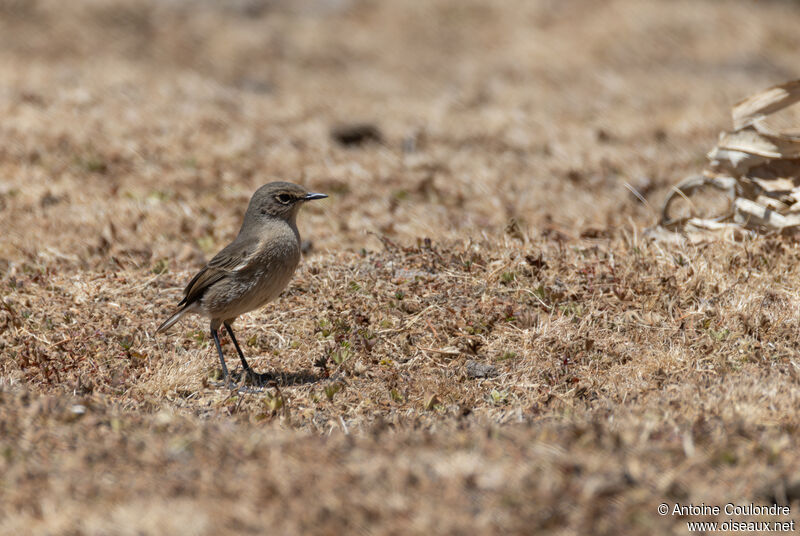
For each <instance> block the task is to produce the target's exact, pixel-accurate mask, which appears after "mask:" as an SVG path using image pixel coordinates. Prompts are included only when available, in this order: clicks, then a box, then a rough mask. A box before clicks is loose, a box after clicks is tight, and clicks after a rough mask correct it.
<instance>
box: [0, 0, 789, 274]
mask: <svg viewBox="0 0 800 536" xmlns="http://www.w3.org/2000/svg"><path fill="white" fill-rule="evenodd" d="M798 22H800V4H798V3H797V2H791V1H778V0H770V1H760V2H752V1H733V0H729V1H719V0H709V1H698V0H687V1H677V2H674V1H646V2H642V1H639V0H617V1H612V2H599V1H591V0H568V1H547V0H541V1H527V0H524V1H523V0H519V1H515V0H507V1H499V2H482V1H472V0H437V1H429V0H409V1H404V2H379V1H371V0H302V1H284V0H233V1H229V2H213V1H210V0H133V1H122V0H77V1H72V2H61V1H57V0H0V81H1V82H0V112H2V121H0V204H3V205H6V206H7V207H8V208H7V210H6V211H5V213H4V214H3V216H2V217H3V219H4V220H5V221H6V222H9V221H11V219H13V220H14V222H15V224H14V225H12V226H11V227H12V228H11V230H10V234H9V237H10V238H11V241H12V242H14V243H16V246H15V247H14V248H11V249H10V250H9V249H8V248H9V244H8V242H6V241H4V242H6V243H5V244H4V245H2V246H0V247H3V249H5V250H6V251H5V255H6V256H16V255H18V254H19V252H20V248H22V249H23V250H24V248H25V247H27V246H26V245H25V243H26V242H27V243H29V244H30V243H31V242H32V241H34V240H35V241H36V242H37V243H38V244H39V245H40V246H42V245H50V246H52V247H53V248H55V249H56V250H58V251H60V252H61V253H62V254H64V255H77V256H79V257H81V258H83V257H84V256H88V257H91V256H92V253H93V252H94V251H97V250H98V248H99V249H100V250H102V249H103V248H104V247H106V246H105V245H104V243H102V240H101V241H100V243H98V241H97V240H98V239H97V238H95V237H91V236H87V233H86V232H85V230H86V228H87V227H86V226H87V224H89V225H92V226H96V225H99V226H100V230H99V231H98V232H100V231H102V233H105V235H104V236H105V238H104V239H103V240H106V241H109V242H111V243H112V244H113V243H115V240H112V238H114V237H116V238H117V240H120V239H122V240H123V241H125V240H124V238H125V236H126V233H134V235H130V236H128V238H129V239H130V240H132V241H141V242H143V243H145V244H147V247H152V248H153V249H154V252H151V253H153V254H155V255H163V256H168V255H175V254H176V252H177V250H178V249H179V246H178V244H189V246H185V247H184V250H183V253H184V254H185V256H194V257H197V258H198V259H200V258H201V257H203V256H204V255H208V254H211V253H213V252H214V250H215V248H216V247H218V246H219V245H220V244H221V243H222V242H223V241H225V240H227V239H229V238H230V237H231V236H233V234H234V233H235V232H236V229H237V226H238V218H239V217H240V216H241V212H242V211H243V210H244V205H245V204H246V202H247V199H248V198H249V195H250V194H251V193H252V191H253V190H254V189H255V188H256V187H257V186H259V185H260V184H263V183H264V182H267V181H269V180H274V179H278V178H280V179H286V180H292V181H296V182H301V183H303V184H305V185H306V186H308V187H309V188H313V189H315V190H321V191H326V192H328V193H330V194H332V199H331V200H330V202H329V203H328V204H327V205H324V206H322V205H320V206H316V207H315V208H312V207H309V208H310V209H311V210H310V211H309V212H310V216H308V217H307V218H304V221H303V222H302V230H303V231H304V234H306V235H308V232H309V231H310V230H311V229H313V235H314V236H313V238H314V244H315V246H318V247H323V248H328V247H336V248H341V247H346V248H355V249H358V248H361V247H377V246H378V245H379V243H378V242H377V240H376V239H375V238H374V237H373V236H372V235H369V234H367V231H373V232H376V233H381V234H385V235H386V236H389V237H394V238H397V239H403V240H413V239H416V238H419V237H433V238H435V239H437V238H441V239H456V238H461V237H464V236H470V235H475V234H480V233H490V234H491V233H502V232H503V231H504V230H505V229H506V228H508V227H509V222H511V221H512V220H513V221H515V222H517V223H516V224H511V226H512V227H514V226H515V225H516V227H514V228H515V229H516V228H518V229H520V231H521V232H522V233H525V234H535V233H539V232H554V231H557V232H560V233H564V234H566V235H574V236H579V235H582V234H583V235H585V236H604V235H607V234H609V233H614V232H615V230H617V229H619V228H620V227H624V226H627V227H628V228H630V227H631V226H636V227H639V226H646V225H649V224H651V223H653V222H654V221H655V217H656V214H655V210H654V208H653V207H656V206H657V205H658V202H659V200H660V199H661V198H663V195H664V193H665V191H666V189H667V188H668V187H669V186H670V185H671V184H673V183H675V182H677V181H678V180H679V179H681V178H682V177H683V176H684V175H686V174H688V173H694V172H697V171H699V170H700V169H701V168H702V165H703V163H704V155H705V153H706V152H707V151H708V150H709V149H710V148H711V147H712V146H713V144H714V142H715V140H716V136H717V133H718V132H719V131H720V130H722V129H724V128H728V127H729V125H730V118H729V111H730V106H731V105H732V104H733V103H734V102H735V101H737V100H738V99H740V98H743V97H745V96H747V95H748V94H750V93H752V92H754V91H756V90H759V89H761V88H763V87H766V86H768V85H771V84H774V83H779V82H783V81H785V80H788V79H791V78H793V77H795V76H796V75H797V72H798V71H800V56H798V55H797V50H798V49H800V34H798V32H797V31H796V29H797V27H798ZM631 188H633V189H636V190H637V191H638V192H639V193H640V194H641V195H642V196H643V197H644V198H645V199H647V200H648V202H649V203H650V204H651V206H647V205H645V204H642V203H641V202H640V201H639V200H637V199H636V198H635V197H634V196H633V195H631V193H630V189H631ZM12 198H13V200H14V202H13V203H10V202H8V201H10V200H11V199H12ZM3 199H5V202H4V201H3ZM111 199H113V200H116V201H115V203H114V204H113V208H110V205H109V200H111ZM165 201H168V203H164V202H165ZM176 221H177V222H179V224H176V223H175V222H176ZM42 222H44V226H43V224H42ZM112 234H113V235H114V237H112V236H111V235H112ZM182 247H183V246H182ZM187 248H188V249H187ZM62 250H63V251H62ZM66 250H70V252H69V253H68V252H67V251H66Z"/></svg>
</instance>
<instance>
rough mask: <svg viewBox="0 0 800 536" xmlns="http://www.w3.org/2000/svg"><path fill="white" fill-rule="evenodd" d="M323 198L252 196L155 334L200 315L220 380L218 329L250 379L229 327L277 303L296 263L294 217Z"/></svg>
mask: <svg viewBox="0 0 800 536" xmlns="http://www.w3.org/2000/svg"><path fill="white" fill-rule="evenodd" d="M325 197H328V196H327V195H325V194H316V193H310V192H308V191H307V190H306V189H305V188H303V187H301V186H298V185H296V184H292V183H290V182H271V183H269V184H265V185H264V186H262V187H261V188H259V189H258V190H256V193H254V194H253V197H252V198H250V204H249V205H248V207H247V212H246V213H245V215H244V222H242V227H241V229H239V234H238V235H237V236H236V238H235V239H234V241H233V242H231V243H230V244H228V245H227V246H226V247H225V248H224V249H223V250H222V251H220V252H219V253H217V254H216V255H215V256H214V258H213V259H211V261H209V263H208V264H206V265H205V266H204V267H203V269H202V270H200V271H199V272H198V273H197V275H195V276H194V277H193V278H192V280H191V281H189V284H188V285H186V289H185V290H184V291H183V299H182V300H181V301H180V303H178V310H177V311H175V313H173V314H172V316H170V317H169V318H168V319H167V320H166V321H165V322H164V323H163V324H161V325H160V326H159V327H158V329H157V330H156V333H161V332H162V331H165V330H167V329H169V328H170V327H171V326H172V325H173V324H175V322H177V321H178V320H180V319H181V318H182V317H183V315H185V314H187V313H200V314H202V315H204V316H206V317H208V318H210V319H211V337H213V339H214V344H216V346H217V353H218V354H219V361H220V364H221V365H222V374H223V376H224V377H225V379H226V380H228V379H229V375H228V367H226V366H225V357H224V356H223V354H222V347H221V346H220V344H219V334H218V333H217V330H218V329H219V328H220V326H225V329H226V330H227V331H228V335H230V337H231V341H233V346H234V347H235V348H236V352H237V353H238V354H239V359H241V360H242V366H243V367H244V370H245V372H246V373H248V374H251V373H252V370H251V369H250V366H249V365H248V364H247V360H246V359H245V358H244V354H243V353H242V349H241V348H240V347H239V343H238V342H237V341H236V337H235V336H234V335H233V329H231V324H232V323H233V321H234V320H236V317H238V316H239V315H242V314H244V313H247V312H248V311H252V310H254V309H258V308H259V307H261V306H262V305H265V304H266V303H267V302H270V301H272V300H274V299H275V298H277V297H278V295H279V294H280V293H281V291H283V289H284V288H285V287H286V285H287V284H288V283H289V280H290V279H291V278H292V274H293V273H294V271H295V268H297V265H298V263H299V262H300V233H299V232H298V231H297V223H296V220H297V212H298V211H299V210H300V206H301V205H303V203H305V202H306V201H311V200H313V199H322V198H325Z"/></svg>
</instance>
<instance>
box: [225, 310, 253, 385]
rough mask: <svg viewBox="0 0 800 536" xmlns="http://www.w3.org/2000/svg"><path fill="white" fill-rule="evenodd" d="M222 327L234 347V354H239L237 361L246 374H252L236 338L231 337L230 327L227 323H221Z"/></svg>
mask: <svg viewBox="0 0 800 536" xmlns="http://www.w3.org/2000/svg"><path fill="white" fill-rule="evenodd" d="M223 325H224V326H225V329H226V330H228V335H230V336H231V340H232V341H233V345H234V346H235V347H236V352H237V353H238V354H239V359H241V360H242V366H243V367H244V371H245V372H247V373H250V372H252V370H250V365H248V364H247V360H246V359H245V358H244V354H243V353H242V349H241V348H239V343H238V342H237V341H236V337H235V336H234V335H233V330H232V329H231V325H230V324H229V323H227V322H223Z"/></svg>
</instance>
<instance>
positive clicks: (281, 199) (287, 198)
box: [275, 194, 292, 205]
mask: <svg viewBox="0 0 800 536" xmlns="http://www.w3.org/2000/svg"><path fill="white" fill-rule="evenodd" d="M275 200H276V201H278V203H280V204H281V205H288V204H289V203H291V202H292V196H291V195H289V194H278V195H276V196H275Z"/></svg>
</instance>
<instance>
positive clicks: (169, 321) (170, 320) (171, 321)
mask: <svg viewBox="0 0 800 536" xmlns="http://www.w3.org/2000/svg"><path fill="white" fill-rule="evenodd" d="M186 312H187V310H186V308H181V309H178V310H177V311H175V312H174V313H173V314H172V316H170V317H169V318H167V319H166V320H165V321H164V323H163V324H161V325H160V326H158V329H157V330H156V333H161V332H162V331H167V330H168V329H169V328H171V327H172V325H173V324H175V322H177V321H178V320H180V319H181V317H182V316H183V315H184V313H186Z"/></svg>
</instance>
